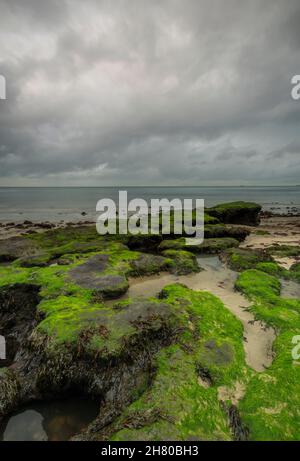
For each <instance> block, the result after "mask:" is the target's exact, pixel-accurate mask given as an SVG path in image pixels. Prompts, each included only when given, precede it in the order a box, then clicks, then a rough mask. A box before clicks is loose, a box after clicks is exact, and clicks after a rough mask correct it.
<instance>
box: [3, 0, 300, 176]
mask: <svg viewBox="0 0 300 461" xmlns="http://www.w3.org/2000/svg"><path fill="white" fill-rule="evenodd" d="M0 7H1V18H0V41H1V44H2V45H1V49H0V73H1V74H3V75H5V76H6V78H7V82H8V99H7V101H0V184H5V185H10V184H23V183H24V182H26V184H27V183H28V184H31V183H32V184H36V183H38V182H42V183H43V184H49V185H55V184H63V183H66V184H78V185H98V184H100V183H101V185H103V184H125V183H128V184H173V183H174V184H177V183H178V184H192V183H193V184H200V183H202V182H205V181H216V182H222V181H223V182H224V183H227V182H230V181H239V182H240V183H243V182H247V183H249V182H251V183H257V182H259V183H262V182H263V183H264V182H266V183H269V182H280V183H281V182H284V181H286V182H290V183H293V182H296V183H297V182H299V181H298V179H297V178H298V177H299V173H300V166H299V163H297V161H296V160H295V156H296V155H297V149H296V150H295V152H293V150H292V147H291V146H298V145H299V122H300V103H297V102H295V101H293V100H292V98H291V96H290V91H291V85H290V79H291V76H292V75H293V74H296V73H300V69H299V68H298V67H299V62H300V51H299V50H300V48H299V46H298V45H299V30H300V22H299V21H300V5H299V2H298V1H297V0H290V1H289V2H288V3H287V2H286V1H284V0H276V1H274V0H272V1H271V0H266V1H265V2H259V1H258V0H255V1H250V0H248V1H244V2H243V3H241V2H239V1H237V0H228V1H227V2H226V5H225V2H223V1H221V0H210V1H208V0H207V1H206V0H201V1H199V0H190V1H189V2H188V3H187V2H182V1H179V0H165V1H158V0H157V1H152V2H148V1H146V0H145V1H142V0H131V1H123V2H122V1H116V2H109V1H96V0H95V1H93V0H88V1H85V2H80V1H79V0H73V1H71V0H62V1H51V2H41V1H37V0H30V1H29V0H28V1H26V2H23V1H21V0H20V1H17V0H13V1H6V0H0ZM297 66H298V67H297ZM287 146H290V147H289V148H287ZM298 152H299V151H298ZM292 154H294V157H293V155H292ZM283 156H284V157H285V158H286V160H285V162H284V163H283V162H282V158H283ZM270 158H272V166H270V161H269V160H270Z"/></svg>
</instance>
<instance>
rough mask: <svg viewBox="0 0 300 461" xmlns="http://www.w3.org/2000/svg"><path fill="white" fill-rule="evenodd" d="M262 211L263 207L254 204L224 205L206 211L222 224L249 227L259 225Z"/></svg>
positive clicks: (233, 203)
mask: <svg viewBox="0 0 300 461" xmlns="http://www.w3.org/2000/svg"><path fill="white" fill-rule="evenodd" d="M260 211H261V206H260V205H258V204H257V203H252V202H231V203H222V204H220V205H216V206H214V207H212V208H208V209H207V210H206V212H207V213H208V214H209V215H210V216H214V217H215V218H217V219H218V220H219V221H220V222H222V223H229V224H246V225H248V226H256V225H258V224H259V214H260Z"/></svg>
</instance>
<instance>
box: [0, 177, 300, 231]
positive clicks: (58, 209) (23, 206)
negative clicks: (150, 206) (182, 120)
mask: <svg viewBox="0 0 300 461" xmlns="http://www.w3.org/2000/svg"><path fill="white" fill-rule="evenodd" d="M119 190H127V192H128V199H133V198H143V199H145V200H146V201H147V202H148V203H149V201H150V199H151V198H168V199H172V198H180V199H184V198H192V199H196V198H201V199H204V200H205V206H213V205H216V204H217V203H222V202H231V201H235V200H245V201H254V202H257V203H260V204H261V205H262V206H263V209H264V210H271V211H273V212H275V213H286V212H292V211H293V212H294V213H299V212H300V186H291V187H122V188H119V187H57V188H51V187H32V188H31V187H26V188H20V187H16V188H13V187H1V188H0V222H3V223H5V222H15V223H17V222H22V221H24V220H26V219H27V220H31V221H35V222H37V221H51V222H59V221H66V222H68V221H80V220H83V219H84V220H95V218H96V211H95V207H96V203H97V201H98V200H99V199H101V198H112V199H113V200H115V201H116V202H117V201H118V192H119ZM82 213H86V215H84V217H83V215H82Z"/></svg>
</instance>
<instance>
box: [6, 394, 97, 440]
mask: <svg viewBox="0 0 300 461" xmlns="http://www.w3.org/2000/svg"><path fill="white" fill-rule="evenodd" d="M98 413H99V404H97V402H96V401H93V400H90V399H81V398H79V399H78V398H72V399H68V400H57V401H50V402H35V403H32V404H30V405H26V406H25V407H23V408H22V409H20V410H19V411H18V412H16V413H13V414H11V415H8V416H7V417H6V418H4V420H3V421H2V422H1V425H0V441H40V440H43V441H44V440H49V441H64V440H69V439H70V438H71V437H72V436H74V435H75V434H78V433H79V432H81V431H82V430H83V429H85V428H86V427H87V426H88V425H89V424H90V423H91V422H92V421H93V420H94V419H95V418H96V417H97V416H98Z"/></svg>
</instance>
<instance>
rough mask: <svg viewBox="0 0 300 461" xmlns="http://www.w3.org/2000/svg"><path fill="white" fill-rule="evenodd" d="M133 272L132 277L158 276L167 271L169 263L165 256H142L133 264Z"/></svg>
mask: <svg viewBox="0 0 300 461" xmlns="http://www.w3.org/2000/svg"><path fill="white" fill-rule="evenodd" d="M131 267H132V272H131V274H130V275H135V276H138V275H149V274H158V273H159V272H161V271H164V270H167V269H168V267H169V262H168V260H167V259H166V258H164V257H163V256H156V255H151V254H148V253H147V254H141V255H140V256H139V257H138V258H137V259H135V260H133V261H132V262H131Z"/></svg>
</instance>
